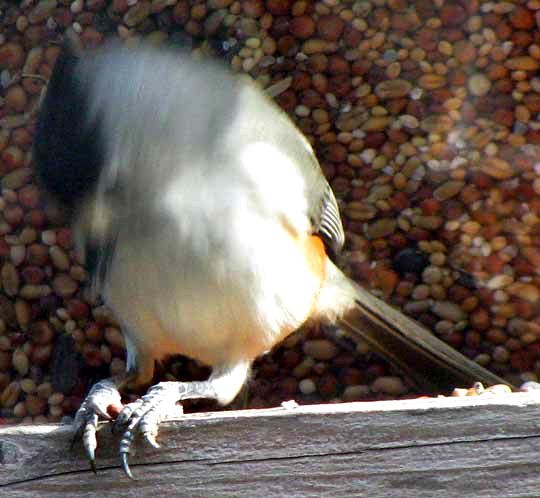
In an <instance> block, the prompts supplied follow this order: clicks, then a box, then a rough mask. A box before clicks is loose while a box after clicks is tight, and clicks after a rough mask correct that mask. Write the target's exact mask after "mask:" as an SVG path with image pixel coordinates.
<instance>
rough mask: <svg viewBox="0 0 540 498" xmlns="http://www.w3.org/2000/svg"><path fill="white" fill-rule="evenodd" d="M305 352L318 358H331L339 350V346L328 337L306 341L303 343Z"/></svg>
mask: <svg viewBox="0 0 540 498" xmlns="http://www.w3.org/2000/svg"><path fill="white" fill-rule="evenodd" d="M303 351H304V354H306V355H308V356H311V357H312V358H314V359H316V360H330V359H332V358H333V357H334V356H336V355H337V354H338V352H339V350H338V348H337V346H336V345H335V344H334V343H333V342H332V341H329V340H327V339H314V340H310V341H306V342H305V343H304V345H303Z"/></svg>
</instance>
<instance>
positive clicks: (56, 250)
mask: <svg viewBox="0 0 540 498" xmlns="http://www.w3.org/2000/svg"><path fill="white" fill-rule="evenodd" d="M49 256H50V258H51V261H52V264H53V265H54V266H55V267H56V268H58V269H59V270H62V271H66V270H68V269H69V266H70V261H69V256H68V255H67V254H66V253H65V252H64V251H63V249H61V248H60V247H59V246H52V247H50V248H49Z"/></svg>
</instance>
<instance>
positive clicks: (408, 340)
mask: <svg viewBox="0 0 540 498" xmlns="http://www.w3.org/2000/svg"><path fill="white" fill-rule="evenodd" d="M355 292H356V296H355V302H356V306H355V307H353V308H351V309H349V310H348V311H346V312H345V313H344V315H343V316H342V317H341V318H340V319H339V324H340V325H341V326H342V327H343V328H345V329H346V330H347V331H348V332H349V333H351V334H353V335H354V336H358V337H360V338H361V339H363V340H364V341H365V342H366V343H368V344H369V346H370V347H371V348H372V350H373V351H375V352H376V353H378V354H380V355H381V356H382V357H384V358H385V359H387V360H388V361H389V362H390V363H391V364H392V365H394V366H395V367H396V368H397V369H398V370H400V371H401V372H402V373H403V374H405V375H406V376H408V377H409V378H410V379H411V380H412V381H413V382H414V383H415V384H416V385H417V387H418V388H419V389H421V390H422V392H424V393H426V394H428V393H444V392H450V391H451V390H453V389H454V388H455V387H458V386H460V387H461V386H466V387H470V386H471V385H472V384H473V383H474V382H482V383H485V384H487V385H493V384H506V385H509V386H510V387H512V388H514V389H515V386H512V385H510V384H509V383H508V382H506V381H505V380H504V379H502V378H501V377H499V376H498V375H495V374H494V373H492V372H489V371H488V370H486V369H485V368H483V367H482V366H480V365H479V364H477V363H475V362H474V361H472V360H469V359H468V358H466V357H465V356H463V355H462V354H461V353H459V352H457V351H456V350H455V349H453V348H452V347H450V346H449V345H448V344H446V343H445V342H443V341H442V340H440V339H439V338H437V337H436V336H434V335H433V334H432V333H431V332H429V331H428V330H426V329H425V328H424V327H422V326H421V325H419V324H418V323H417V322H415V321H414V320H412V319H410V318H408V317H406V316H405V315H403V314H402V313H400V312H399V311H397V310H396V309H394V308H392V307H391V306H390V305H388V304H386V303H384V302H383V301H381V300H380V299H377V298H376V297H375V296H373V295H372V294H370V293H369V292H368V291H366V290H364V289H362V288H361V287H358V286H356V285H355Z"/></svg>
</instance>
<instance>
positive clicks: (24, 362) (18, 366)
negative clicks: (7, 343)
mask: <svg viewBox="0 0 540 498" xmlns="http://www.w3.org/2000/svg"><path fill="white" fill-rule="evenodd" d="M11 364H12V365H13V368H14V370H15V371H16V372H17V373H18V374H20V375H23V376H24V375H26V374H27V373H28V368H29V366H30V363H29V361H28V356H27V355H26V353H25V352H24V351H22V350H21V349H16V350H15V351H14V352H13V355H12V356H11Z"/></svg>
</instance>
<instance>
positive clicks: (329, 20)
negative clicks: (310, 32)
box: [317, 15, 345, 41]
mask: <svg viewBox="0 0 540 498" xmlns="http://www.w3.org/2000/svg"><path fill="white" fill-rule="evenodd" d="M344 29H345V22H344V21H343V20H342V19H341V18H339V17H338V16H334V15H327V16H321V17H320V18H319V20H318V21H317V33H318V34H319V36H320V37H321V38H322V39H323V40H329V41H337V40H339V39H340V38H341V35H342V34H343V30H344Z"/></svg>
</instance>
